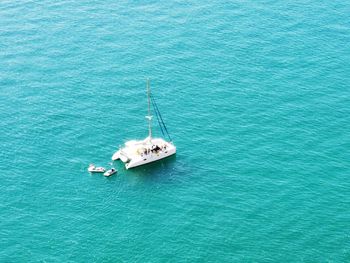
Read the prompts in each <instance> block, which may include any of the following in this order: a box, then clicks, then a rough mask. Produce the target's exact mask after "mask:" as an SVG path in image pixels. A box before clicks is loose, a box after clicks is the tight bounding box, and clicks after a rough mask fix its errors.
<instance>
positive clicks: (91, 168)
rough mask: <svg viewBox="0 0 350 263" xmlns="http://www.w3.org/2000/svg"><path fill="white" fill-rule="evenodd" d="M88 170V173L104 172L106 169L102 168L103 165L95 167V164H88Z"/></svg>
mask: <svg viewBox="0 0 350 263" xmlns="http://www.w3.org/2000/svg"><path fill="white" fill-rule="evenodd" d="M88 171H89V172H90V173H104V172H105V171H106V169H105V168H103V167H96V166H95V165H93V164H90V165H89V168H88Z"/></svg>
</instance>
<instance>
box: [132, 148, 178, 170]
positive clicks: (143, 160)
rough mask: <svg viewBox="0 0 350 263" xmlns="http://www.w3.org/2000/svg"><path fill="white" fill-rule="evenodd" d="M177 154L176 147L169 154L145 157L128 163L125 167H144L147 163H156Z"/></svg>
mask: <svg viewBox="0 0 350 263" xmlns="http://www.w3.org/2000/svg"><path fill="white" fill-rule="evenodd" d="M175 153H176V148H175V147H174V149H172V150H169V151H167V152H163V153H159V154H153V155H151V156H144V157H141V158H140V159H133V160H131V161H130V162H128V163H127V164H125V167H126V169H130V168H134V167H137V166H140V165H144V164H147V163H151V162H155V161H158V160H161V159H164V158H166V157H169V156H171V155H173V154H175Z"/></svg>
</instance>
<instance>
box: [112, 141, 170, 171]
mask: <svg viewBox="0 0 350 263" xmlns="http://www.w3.org/2000/svg"><path fill="white" fill-rule="evenodd" d="M156 145H159V146H163V147H161V149H160V150H158V151H154V152H152V151H147V149H150V148H151V146H156ZM164 145H165V146H166V147H164ZM145 149H146V150H145ZM175 153H176V147H175V146H174V145H173V144H171V143H168V142H166V141H164V140H163V139H152V141H148V138H146V139H145V140H143V141H131V142H130V143H129V144H128V143H127V144H126V146H125V147H124V148H122V149H120V150H118V151H117V152H115V153H114V154H113V156H112V160H113V161H115V160H119V159H120V160H121V161H122V162H124V163H125V167H126V169H130V168H134V167H137V166H141V165H144V164H148V163H152V162H155V161H159V160H161V159H164V158H167V157H169V156H171V155H174V154H175Z"/></svg>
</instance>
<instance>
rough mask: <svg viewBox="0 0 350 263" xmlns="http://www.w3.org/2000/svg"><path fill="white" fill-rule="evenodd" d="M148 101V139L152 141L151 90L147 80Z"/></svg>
mask: <svg viewBox="0 0 350 263" xmlns="http://www.w3.org/2000/svg"><path fill="white" fill-rule="evenodd" d="M147 99H148V115H147V116H146V118H147V119H148V138H149V140H152V125H151V121H152V115H151V88H150V85H149V79H147Z"/></svg>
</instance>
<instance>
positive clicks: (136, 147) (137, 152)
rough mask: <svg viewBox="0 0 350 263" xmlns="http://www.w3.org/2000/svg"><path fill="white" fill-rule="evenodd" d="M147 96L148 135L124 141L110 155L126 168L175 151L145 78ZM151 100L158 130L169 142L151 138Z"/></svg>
mask: <svg viewBox="0 0 350 263" xmlns="http://www.w3.org/2000/svg"><path fill="white" fill-rule="evenodd" d="M147 98H148V115H147V116H146V119H147V120H148V137H147V138H145V139H144V140H139V141H137V140H131V141H127V142H126V143H125V146H124V147H122V148H120V149H119V150H118V151H117V152H115V153H114V154H113V156H112V160H113V161H115V160H119V159H120V160H121V161H122V162H124V163H125V167H126V169H129V168H134V167H137V166H140V165H144V164H147V163H152V162H155V161H158V160H161V159H164V158H166V157H169V156H171V155H173V154H175V153H176V147H175V145H174V144H173V143H172V142H171V137H170V135H169V133H168V130H167V128H166V126H165V124H164V121H163V118H162V116H161V114H160V112H159V109H158V106H157V104H156V101H155V99H154V97H153V96H152V95H151V89H150V85H149V80H147ZM151 102H152V106H153V110H154V112H155V115H156V117H157V120H158V124H159V127H160V130H161V132H162V134H163V136H164V135H165V133H166V134H167V135H168V137H169V142H168V141H166V140H164V139H163V138H152V116H151Z"/></svg>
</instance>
